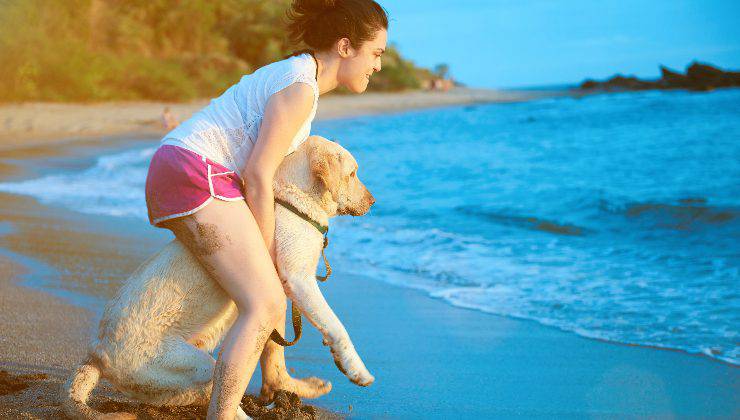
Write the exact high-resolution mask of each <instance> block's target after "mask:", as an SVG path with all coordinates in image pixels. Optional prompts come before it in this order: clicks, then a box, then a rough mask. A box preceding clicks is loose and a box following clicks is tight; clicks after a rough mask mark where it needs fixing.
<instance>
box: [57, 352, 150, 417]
mask: <svg viewBox="0 0 740 420" xmlns="http://www.w3.org/2000/svg"><path fill="white" fill-rule="evenodd" d="M99 380H100V368H99V367H98V365H97V363H96V360H95V358H94V357H90V358H88V359H87V360H86V361H85V362H83V363H82V364H81V365H80V366H78V367H77V369H76V370H75V371H74V373H73V374H72V376H70V377H69V380H67V383H66V384H65V385H64V393H65V397H63V400H62V407H63V410H64V413H65V414H66V415H67V416H68V417H71V418H75V419H86V420H101V419H118V420H124V419H127V420H131V419H135V418H136V416H134V415H133V414H129V413H100V412H98V411H95V410H93V409H92V408H90V406H88V405H87V399H88V397H89V396H90V393H91V392H92V390H93V389H94V388H95V386H96V385H97V384H98V381H99Z"/></svg>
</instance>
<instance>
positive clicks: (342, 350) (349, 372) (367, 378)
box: [325, 340, 375, 386]
mask: <svg viewBox="0 0 740 420" xmlns="http://www.w3.org/2000/svg"><path fill="white" fill-rule="evenodd" d="M325 342H326V340H325ZM329 348H330V349H331V355H332V357H333V358H334V364H335V365H337V368H338V369H339V370H340V371H341V372H342V373H343V374H344V375H345V376H346V377H347V378H348V379H349V380H350V381H352V383H354V384H356V385H359V386H369V385H370V384H372V383H373V382H374V381H375V377H374V376H373V375H371V374H370V372H369V371H368V370H367V368H366V367H365V364H364V363H362V360H361V359H360V356H359V355H358V354H357V352H356V351H355V348H354V346H353V345H352V343H351V342H349V341H348V340H347V341H338V342H335V343H333V344H331V345H330V347H329Z"/></svg>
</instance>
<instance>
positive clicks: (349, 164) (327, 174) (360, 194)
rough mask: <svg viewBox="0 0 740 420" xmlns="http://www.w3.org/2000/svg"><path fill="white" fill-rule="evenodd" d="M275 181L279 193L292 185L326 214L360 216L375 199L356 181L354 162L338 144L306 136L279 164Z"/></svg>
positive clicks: (321, 138)
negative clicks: (293, 151)
mask: <svg viewBox="0 0 740 420" xmlns="http://www.w3.org/2000/svg"><path fill="white" fill-rule="evenodd" d="M275 180H276V195H278V196H280V195H282V194H281V191H279V190H280V189H283V190H286V189H288V186H289V185H294V186H296V187H297V188H298V189H300V190H302V191H303V192H304V193H306V194H307V195H308V196H309V197H310V198H312V199H313V200H314V201H315V202H316V204H318V205H319V206H320V207H321V208H322V210H323V211H325V212H326V214H327V215H328V216H329V217H331V216H334V215H342V214H349V215H352V216H362V215H363V214H365V213H367V212H368V210H370V206H372V205H373V203H375V198H374V197H373V195H372V194H370V191H368V189H367V187H365V185H364V184H363V183H362V182H361V181H360V179H359V178H358V177H357V162H356V161H355V158H354V157H352V155H351V154H350V153H349V152H348V151H347V150H346V149H345V148H343V147H342V146H340V145H339V144H337V143H335V142H333V141H330V140H327V139H325V138H323V137H320V136H310V137H309V138H308V139H306V141H305V142H303V144H301V146H300V147H299V148H298V149H297V150H296V151H295V153H293V154H291V155H290V156H288V157H286V158H285V160H283V163H282V164H281V166H280V168H279V169H278V173H277V174H276V177H275Z"/></svg>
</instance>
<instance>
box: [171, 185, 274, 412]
mask: <svg viewBox="0 0 740 420" xmlns="http://www.w3.org/2000/svg"><path fill="white" fill-rule="evenodd" d="M165 227H167V228H169V229H171V230H172V231H173V232H174V233H175V236H177V238H178V239H179V240H180V241H181V242H182V243H183V244H184V245H185V246H186V247H187V248H188V249H189V250H190V251H191V252H192V253H193V254H194V255H195V256H196V258H197V259H198V261H199V262H200V263H201V264H202V265H203V267H204V269H205V270H206V272H207V273H208V274H209V275H210V276H211V277H212V278H213V279H214V280H215V281H216V282H217V283H218V284H219V285H220V286H221V287H222V288H223V289H224V290H225V291H226V293H227V294H228V295H229V297H230V298H231V299H232V300H233V301H234V303H235V304H236V306H237V310H238V315H237V318H236V320H235V321H234V324H233V325H232V326H231V328H230V329H229V331H228V333H227V334H226V337H225V338H224V340H223V343H222V346H221V351H220V352H219V355H218V359H217V361H216V365H215V370H214V374H213V393H212V397H211V401H210V405H209V408H208V413H209V414H208V417H209V418H231V417H233V416H234V413H235V412H236V410H237V407H238V405H239V402H240V401H241V398H242V396H243V394H244V391H245V389H246V388H247V385H248V383H249V379H250V378H251V376H252V374H253V372H254V369H255V367H256V365H257V361H258V360H259V356H260V354H261V353H262V349H263V348H264V346H265V342H266V341H267V339H268V337H269V335H270V333H271V332H272V330H273V329H274V328H275V326H276V324H277V323H278V321H279V319H280V317H281V314H283V315H282V316H284V314H285V309H286V308H285V293H284V292H283V289H282V285H281V283H280V280H279V279H278V275H277V272H276V270H275V267H274V266H273V264H272V259H271V258H270V254H269V253H268V251H267V247H266V246H265V243H264V241H263V239H262V235H261V233H260V230H259V226H258V225H257V222H256V220H255V219H254V216H253V215H252V212H251V211H250V210H249V207H248V206H247V204H246V202H244V201H241V200H240V201H229V202H227V201H221V200H213V201H212V202H211V203H209V204H208V205H207V206H206V207H204V208H203V209H201V210H199V211H198V212H196V213H194V214H192V215H190V216H185V217H181V218H177V219H172V220H170V221H168V222H167V223H166V225H165Z"/></svg>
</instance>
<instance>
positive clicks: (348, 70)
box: [337, 29, 388, 93]
mask: <svg viewBox="0 0 740 420" xmlns="http://www.w3.org/2000/svg"><path fill="white" fill-rule="evenodd" d="M387 41H388V31H386V30H385V29H381V30H379V31H377V32H376V33H375V37H374V38H373V39H371V40H369V41H365V42H364V43H363V44H362V45H361V46H360V48H358V49H355V48H352V47H351V46H349V47H348V49H347V51H348V55H347V57H345V58H343V59H342V64H341V66H340V68H339V72H338V74H337V79H338V82H339V84H340V85H342V86H344V87H346V88H347V89H349V90H350V91H352V92H354V93H362V92H364V91H365V89H367V84H368V83H369V82H370V76H371V75H372V74H373V73H375V72H376V71H380V56H381V55H382V54H383V53H384V52H385V47H386V42H387Z"/></svg>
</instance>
